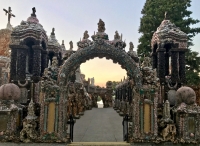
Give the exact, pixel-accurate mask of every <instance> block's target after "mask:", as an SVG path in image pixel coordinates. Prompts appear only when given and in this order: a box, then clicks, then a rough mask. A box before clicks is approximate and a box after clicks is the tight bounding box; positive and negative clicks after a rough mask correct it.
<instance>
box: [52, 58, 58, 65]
mask: <svg viewBox="0 0 200 146" xmlns="http://www.w3.org/2000/svg"><path fill="white" fill-rule="evenodd" d="M57 66H58V60H57V57H53V60H52V65H51V67H57Z"/></svg>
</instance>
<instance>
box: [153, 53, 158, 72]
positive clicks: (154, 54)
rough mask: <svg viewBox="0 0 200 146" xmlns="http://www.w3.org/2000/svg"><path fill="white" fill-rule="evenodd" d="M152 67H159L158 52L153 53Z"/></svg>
mask: <svg viewBox="0 0 200 146" xmlns="http://www.w3.org/2000/svg"><path fill="white" fill-rule="evenodd" d="M152 68H153V69H154V68H157V54H156V52H153V53H152Z"/></svg>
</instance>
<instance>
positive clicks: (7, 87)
mask: <svg viewBox="0 0 200 146" xmlns="http://www.w3.org/2000/svg"><path fill="white" fill-rule="evenodd" d="M20 94H21V92H20V89H19V87H18V86H17V85H15V84H13V83H8V84H4V85H2V86H1V87H0V100H19V98H20Z"/></svg>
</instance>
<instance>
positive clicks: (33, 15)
mask: <svg viewBox="0 0 200 146" xmlns="http://www.w3.org/2000/svg"><path fill="white" fill-rule="evenodd" d="M32 11H33V13H32V14H31V16H32V17H36V14H35V12H36V9H35V7H33V8H32Z"/></svg>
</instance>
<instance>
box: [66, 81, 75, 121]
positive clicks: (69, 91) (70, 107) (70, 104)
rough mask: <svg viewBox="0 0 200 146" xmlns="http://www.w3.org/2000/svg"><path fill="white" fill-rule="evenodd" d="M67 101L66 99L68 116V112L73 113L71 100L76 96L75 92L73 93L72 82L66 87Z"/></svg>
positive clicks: (68, 113)
mask: <svg viewBox="0 0 200 146" xmlns="http://www.w3.org/2000/svg"><path fill="white" fill-rule="evenodd" d="M67 95H68V101H67V105H68V106H67V117H68V118H69V115H70V114H73V113H72V105H73V100H74V98H75V96H76V93H75V89H74V85H73V84H72V83H70V84H69V88H68V93H67Z"/></svg>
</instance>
